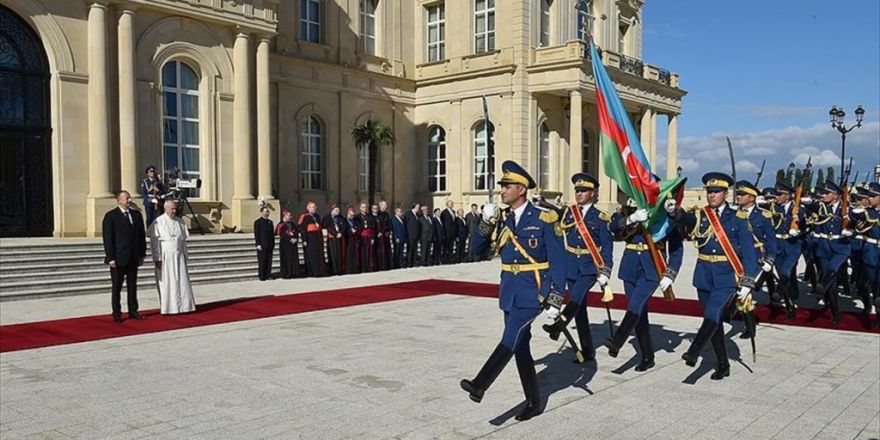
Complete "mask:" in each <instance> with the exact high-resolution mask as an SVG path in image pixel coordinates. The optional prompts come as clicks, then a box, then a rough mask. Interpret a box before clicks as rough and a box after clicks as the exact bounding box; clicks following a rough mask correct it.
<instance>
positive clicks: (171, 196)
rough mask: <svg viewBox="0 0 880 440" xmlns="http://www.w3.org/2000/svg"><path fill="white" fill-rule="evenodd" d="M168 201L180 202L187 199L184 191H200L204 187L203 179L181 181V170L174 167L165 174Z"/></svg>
mask: <svg viewBox="0 0 880 440" xmlns="http://www.w3.org/2000/svg"><path fill="white" fill-rule="evenodd" d="M165 187H166V188H168V192H167V193H165V199H166V200H174V201H180V200H182V199H185V198H186V194H185V191H183V190H184V189H198V188H201V187H202V179H181V178H180V168H178V167H174V168H171V169H170V170H167V171H166V172H165Z"/></svg>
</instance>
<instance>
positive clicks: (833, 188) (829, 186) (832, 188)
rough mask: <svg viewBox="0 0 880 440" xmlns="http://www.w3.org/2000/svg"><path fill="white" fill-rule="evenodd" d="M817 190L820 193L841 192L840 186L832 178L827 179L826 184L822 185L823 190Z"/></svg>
mask: <svg viewBox="0 0 880 440" xmlns="http://www.w3.org/2000/svg"><path fill="white" fill-rule="evenodd" d="M816 192H818V193H819V194H823V193H837V194H840V187H839V186H837V184H836V183H834V181H832V180H831V179H825V186H824V187H822V190H821V191H819V190H818V189H817V190H816Z"/></svg>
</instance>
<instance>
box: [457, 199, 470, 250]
mask: <svg viewBox="0 0 880 440" xmlns="http://www.w3.org/2000/svg"><path fill="white" fill-rule="evenodd" d="M455 234H456V238H455V254H456V255H455V262H456V263H461V262H463V261H464V256H465V250H466V249H467V248H468V246H467V238H468V227H467V223H466V222H465V220H464V209H461V208H458V215H457V216H455Z"/></svg>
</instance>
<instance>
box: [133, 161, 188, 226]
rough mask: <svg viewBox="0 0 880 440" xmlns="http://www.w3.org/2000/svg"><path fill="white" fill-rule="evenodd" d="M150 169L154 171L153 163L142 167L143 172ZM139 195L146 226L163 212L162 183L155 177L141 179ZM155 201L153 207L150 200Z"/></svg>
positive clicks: (147, 171)
mask: <svg viewBox="0 0 880 440" xmlns="http://www.w3.org/2000/svg"><path fill="white" fill-rule="evenodd" d="M150 171H152V172H156V167H154V166H153V165H150V166H148V167H147V168H145V169H144V174H147V173H149V172H150ZM140 190H141V191H140V192H141V197H143V198H144V213H146V216H147V226H149V225H150V224H151V223H153V220H155V219H156V217H158V216H160V215H162V212H163V209H164V208H163V207H162V204H163V200H164V198H165V187H164V185H162V181H161V180H159V179H158V178H156V177H145V178H144V180H142V181H141V188H140ZM153 200H155V201H156V207H155V208H154V207H153V203H152V201H153ZM180 209H181V212H182V211H183V207H181V208H180Z"/></svg>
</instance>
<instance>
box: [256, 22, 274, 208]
mask: <svg viewBox="0 0 880 440" xmlns="http://www.w3.org/2000/svg"><path fill="white" fill-rule="evenodd" d="M271 120H272V116H271V109H270V97H269V37H267V36H261V37H260V38H259V42H258V43H257V170H258V171H257V183H258V185H257V194H259V196H260V197H262V198H264V199H266V200H270V199H272V198H273V197H272V132H271V130H272V124H271Z"/></svg>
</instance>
